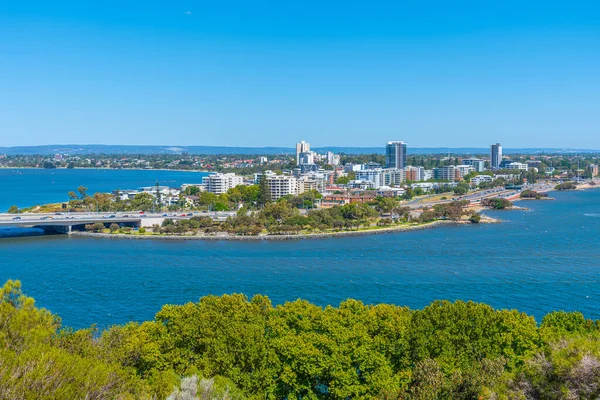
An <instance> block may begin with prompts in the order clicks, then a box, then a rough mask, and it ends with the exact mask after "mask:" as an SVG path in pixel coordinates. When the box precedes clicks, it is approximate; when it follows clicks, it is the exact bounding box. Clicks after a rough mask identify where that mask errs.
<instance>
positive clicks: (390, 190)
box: [376, 186, 404, 197]
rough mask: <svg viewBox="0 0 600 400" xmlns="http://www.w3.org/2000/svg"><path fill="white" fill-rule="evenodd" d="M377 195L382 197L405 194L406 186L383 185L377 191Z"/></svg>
mask: <svg viewBox="0 0 600 400" xmlns="http://www.w3.org/2000/svg"><path fill="white" fill-rule="evenodd" d="M376 193H377V196H381V197H398V196H402V195H403V194H404V188H401V187H390V186H382V187H380V188H379V189H377V191H376Z"/></svg>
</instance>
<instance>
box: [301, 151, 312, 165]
mask: <svg viewBox="0 0 600 400" xmlns="http://www.w3.org/2000/svg"><path fill="white" fill-rule="evenodd" d="M314 163H315V153H313V152H312V151H303V152H302V153H300V154H298V164H297V165H302V164H314Z"/></svg>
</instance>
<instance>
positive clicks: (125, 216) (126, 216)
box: [121, 214, 129, 218]
mask: <svg viewBox="0 0 600 400" xmlns="http://www.w3.org/2000/svg"><path fill="white" fill-rule="evenodd" d="M121 218H129V215H128V214H125V215H123V216H122V217H121Z"/></svg>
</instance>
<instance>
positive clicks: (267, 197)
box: [257, 174, 272, 207]
mask: <svg viewBox="0 0 600 400" xmlns="http://www.w3.org/2000/svg"><path fill="white" fill-rule="evenodd" d="M271 201H272V199H271V191H270V190H269V186H268V183H267V176H266V175H264V174H263V175H262V177H261V178H260V183H259V185H258V199H257V204H258V205H259V206H260V207H264V206H265V205H267V204H269V203H270V202H271Z"/></svg>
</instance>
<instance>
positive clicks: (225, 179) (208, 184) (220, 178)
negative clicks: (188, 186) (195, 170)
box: [202, 172, 244, 194]
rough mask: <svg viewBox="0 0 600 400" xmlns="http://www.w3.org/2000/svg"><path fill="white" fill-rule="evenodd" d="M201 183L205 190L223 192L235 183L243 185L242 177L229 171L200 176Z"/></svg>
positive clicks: (216, 192)
mask: <svg viewBox="0 0 600 400" xmlns="http://www.w3.org/2000/svg"><path fill="white" fill-rule="evenodd" d="M202 184H203V185H204V186H205V188H206V191H207V192H211V193H215V194H223V193H227V191H228V190H229V189H231V188H234V187H236V186H237V185H243V184H244V178H242V177H241V176H238V175H236V174H234V173H231V172H230V173H228V174H221V173H212V174H210V175H208V176H205V177H204V178H202Z"/></svg>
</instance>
